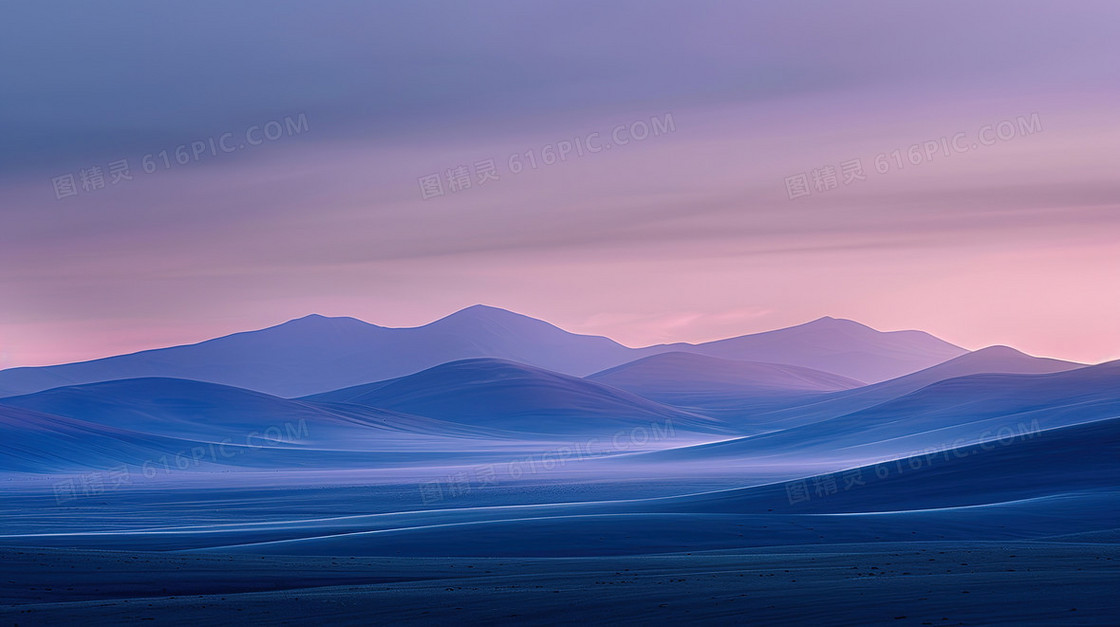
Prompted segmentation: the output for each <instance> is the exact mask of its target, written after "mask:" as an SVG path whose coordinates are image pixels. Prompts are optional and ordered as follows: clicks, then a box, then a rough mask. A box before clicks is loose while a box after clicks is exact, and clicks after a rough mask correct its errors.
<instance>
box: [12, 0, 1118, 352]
mask: <svg viewBox="0 0 1120 627" xmlns="http://www.w3.org/2000/svg"><path fill="white" fill-rule="evenodd" d="M1118 23H1120V4H1117V3H1115V2H1092V1H1086V2H1078V3H1068V4H1063V3H1057V2H1021V1H1015V2H1010V1H1009V2H997V1H992V2H952V1H950V2H937V3H933V2H930V3H922V4H919V3H897V2H893V1H887V0H884V1H881V2H845V3H836V2H752V3H745V2H704V1H699V2H687V3H686V2H665V1H662V0H642V1H628V0H620V1H612V2H608V3H604V2H598V1H597V2H584V1H580V0H567V1H564V2H515V1H512V0H511V1H509V2H487V1H480V2H471V3H458V2H449V1H445V2H424V1H417V2H387V1H386V2H335V1H328V2H319V3H296V2H282V1H281V2H276V1H270V2H238V3H223V2H191V3H185V2H184V3H156V4H152V3H141V2H105V3H96V4H94V3H87V2H13V3H9V4H7V5H5V15H4V19H3V20H0V58H2V59H4V62H3V63H2V64H0V137H3V142H2V143H0V368H3V367H12V366H28V365H45V364H52V363H63V362H69V361H75V360H81V359H90V358H96V357H101V356H107V355H112V354H119V353H124V352H132V351H136V350H141V349H145V348H153V347H159V346H169V345H175V344H181V343H187V342H194V341H199V340H203V339H207V338H210V337H215V336H219V335H224V334H228V333H232V332H236V331H242V330H248V329H254V328H261V327H265V326H269V325H272V324H276V323H279V322H282V321H284V320H287V319H291V318H295V317H299V316H303V315H306V314H308V313H313V312H314V313H320V314H323V315H342V316H354V317H357V318H361V319H363V320H366V321H369V322H372V323H376V324H382V325H387V326H415V325H419V324H423V323H426V322H429V321H431V320H434V319H437V318H440V317H442V316H444V315H447V314H449V313H451V312H453V311H455V310H458V309H461V308H463V307H466V306H469V305H472V304H475V303H485V304H489V305H493V306H498V307H503V308H506V309H510V310H514V311H518V312H520V313H524V314H527V315H532V316H534V317H538V318H542V319H545V320H548V321H549V322H552V323H554V324H557V325H558V326H561V327H563V328H565V329H568V330H570V331H574V332H581V333H593V334H601V335H607V336H609V337H612V338H614V339H616V340H618V341H620V342H622V343H624V344H627V345H631V346H640V345H647V344H653V343H661V342H667V341H678V340H679V341H694V342H695V341H706V340H711V339H717V338H721V337H728V336H733V335H741V334H745V333H751V332H757V331H763V330H768V329H773V328H779V327H783V326H789V325H793V324H798V323H802V322H806V321H808V320H812V319H815V318H819V317H821V316H826V315H827V316H833V317H842V318H850V319H854V320H858V321H860V322H862V323H864V324H868V325H870V326H873V327H875V328H878V329H882V330H896V329H922V330H925V331H928V332H930V333H933V334H935V335H937V336H939V337H941V338H943V339H945V340H947V341H950V342H953V343H956V344H958V345H961V346H964V347H966V348H971V349H975V348H981V347H984V346H988V345H992V344H1007V345H1011V346H1015V347H1017V348H1019V349H1021V350H1024V351H1026V352H1029V353H1031V354H1036V355H1044V356H1052V357H1061V358H1066V359H1074V360H1078V361H1084V362H1099V361H1105V360H1110V359H1118V358H1120V325H1117V324H1116V320H1118V319H1120V298H1117V292H1118V288H1120V237H1118V236H1120V194H1118V192H1120V176H1118V175H1117V171H1118V170H1117V168H1118V166H1120V156H1118V155H1120V153H1118V152H1117V149H1116V147H1117V146H1120V123H1118V120H1117V114H1116V112H1117V111H1120V63H1117V58H1118V57H1120V40H1118V38H1117V37H1116V36H1115V26H1116V24H1118ZM68 177H72V179H70V178H68ZM70 180H72V183H71V182H68V181H70Z"/></svg>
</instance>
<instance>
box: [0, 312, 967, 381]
mask: <svg viewBox="0 0 1120 627" xmlns="http://www.w3.org/2000/svg"><path fill="white" fill-rule="evenodd" d="M967 352H968V351H966V350H965V349H963V348H961V347H959V346H955V345H953V344H950V343H948V342H945V341H943V340H940V339H938V338H936V337H934V336H932V335H929V334H928V333H924V332H921V331H892V332H882V331H877V330H875V329H872V328H870V327H867V326H864V325H862V324H859V323H857V322H853V321H850V320H842V319H835V318H829V317H825V318H821V319H818V320H814V321H812V322H808V323H805V324H801V325H797V326H793V327H788V328H785V329H778V330H775V331H768V332H764V333H755V334H751V335H744V336H740V337H735V338H730V339H725V340H718V341H714V342H705V343H700V344H686V343H676V344H664V345H657V346H648V347H644V348H630V347H627V346H623V345H622V344H619V343H618V342H615V341H614V340H611V339H609V338H605V337H600V336H592V335H580V334H575V333H569V332H567V331H565V330H563V329H560V328H558V327H556V326H554V325H552V324H549V323H547V322H544V321H542V320H537V319H534V318H530V317H528V316H524V315H521V314H517V313H513V312H510V311H506V310H504V309H499V308H495V307H488V306H484V305H475V306H473V307H468V308H466V309H463V310H461V311H458V312H456V313H454V314H451V315H449V316H447V317H445V318H442V319H440V320H437V321H435V322H432V323H430V324H426V325H423V326H419V327H408V328H390V327H382V326H377V325H374V324H369V323H366V322H363V321H361V320H357V319H355V318H345V317H339V318H328V317H324V316H319V315H310V316H306V317H303V318H298V319H295V320H291V321H288V322H285V323H283V324H280V325H277V326H273V327H268V328H265V329H260V330H256V331H248V332H243V333H235V334H233V335H228V336H224V337H219V338H215V339H212V340H207V341H204V342H199V343H197V344H189V345H183V346H174V347H169V348H160V349H154V350H147V351H142V352H138V353H132V354H128V355H119V356H114V357H107V358H103V359H96V360H92V361H84V362H77V363H70V364H61V365H54V366H43V367H24V368H10V369H7V370H3V371H0V397H2V396H13V395H18V394H29V393H33V392H38V391H42V390H47V389H51V388H55V387H62V386H70V385H79V384H85V383H95V382H99V381H110V380H117V379H134V378H143V377H164V378H176V379H189V380H195V381H205V382H209V383H218V384H223V385H230V386H234V387H239V388H244V389H247V390H254V391H258V392H264V393H267V394H271V395H275V396H281V397H287V398H292V397H300V396H307V395H311V394H316V393H321V392H327V391H331V390H336V389H340V388H343V387H349V386H354V385H361V384H366V383H372V382H376V381H382V380H386V379H392V378H396V377H401V376H406V375H409V374H414V373H417V372H420V371H422V370H425V369H428V368H432V367H434V366H438V365H440V364H444V363H448V362H451V361H457V360H463V359H472V358H494V359H503V360H507V361H512V362H517V363H521V364H525V365H529V366H534V367H538V368H543V369H546V370H550V371H553V372H558V373H561V374H567V375H570V376H575V377H583V376H586V375H591V374H593V373H599V372H601V371H603V370H607V369H610V368H613V367H615V366H620V365H622V364H625V363H628V362H632V361H635V360H638V359H642V358H644V357H651V356H654V355H660V354H664V353H689V354H695V355H702V356H706V357H711V358H715V359H722V360H732V361H749V362H760V363H769V364H777V365H783V366H796V367H800V368H808V369H811V370H816V371H820V372H821V373H824V374H813V375H811V376H809V379H815V380H818V382H820V381H824V380H826V379H827V375H834V376H836V377H839V379H836V380H834V381H833V383H831V384H828V385H841V386H844V385H851V383H839V382H840V381H841V380H847V379H850V380H852V381H853V382H854V383H875V382H879V381H884V380H887V379H892V378H896V377H899V376H902V375H906V374H909V373H911V372H915V371H918V370H921V369H924V368H928V367H930V366H933V365H936V364H939V363H942V362H944V361H946V360H949V359H952V358H954V357H958V356H961V355H963V354H965V353H967ZM669 359H673V358H669ZM676 359H679V357H677V358H676ZM645 367H647V368H648V367H649V365H648V364H647V366H645ZM791 373H792V371H789V372H787V373H786V374H785V375H784V376H786V377H791V376H792V377H794V378H796V377H797V376H799V375H792V374H791ZM803 374H804V373H803ZM602 376H608V375H607V374H606V373H603V374H602ZM609 376H612V377H615V378H617V377H618V376H619V375H618V374H617V373H615V374H613V375H609ZM799 385H800V384H799ZM828 385H826V386H825V387H828Z"/></svg>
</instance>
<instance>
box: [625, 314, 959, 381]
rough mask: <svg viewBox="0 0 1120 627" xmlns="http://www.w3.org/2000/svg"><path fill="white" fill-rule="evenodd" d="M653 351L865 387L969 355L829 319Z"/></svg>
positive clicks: (922, 336) (919, 336)
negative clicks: (760, 365)
mask: <svg viewBox="0 0 1120 627" xmlns="http://www.w3.org/2000/svg"><path fill="white" fill-rule="evenodd" d="M654 349H658V350H656V351H654V352H666V351H685V352H689V353H697V354H700V355H707V356H709V357H719V358H722V359H737V360H740V361H758V362H765V363H775V364H788V365H793V366H803V367H806V368H812V369H814V370H821V371H824V372H831V373H833V374H838V375H841V376H844V377H848V378H851V379H856V380H858V381H863V382H866V383H876V382H879V381H885V380H887V379H893V378H896V377H900V376H902V375H905V374H909V373H911V372H915V371H917V370H921V369H923V368H928V367H930V366H933V365H935V364H939V363H941V362H944V361H946V360H949V359H952V358H954V357H958V356H960V355H963V354H965V353H967V352H968V351H967V350H965V349H963V348H961V347H959V346H954V345H953V344H950V343H948V342H946V341H944V340H940V339H938V338H936V337H934V336H932V335H930V334H928V333H925V332H923V331H887V332H884V331H876V330H875V329H872V328H871V327H868V326H864V325H862V324H860V323H858V322H853V321H851V320H843V319H837V318H830V317H824V318H820V319H818V320H814V321H812V322H807V323H805V324H801V325H797V326H794V327H788V328H785V329H778V330H776V331H767V332H765V333H755V334H753V335H744V336H741V337H734V338H730V339H726V340H717V341H715V342H706V343H704V344H695V345H693V344H670V345H667V346H662V347H651V348H647V349H643V350H645V351H652V350H654Z"/></svg>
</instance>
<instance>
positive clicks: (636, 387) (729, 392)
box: [587, 351, 863, 406]
mask: <svg viewBox="0 0 1120 627" xmlns="http://www.w3.org/2000/svg"><path fill="white" fill-rule="evenodd" d="M587 379H589V380H591V381H596V382H598V383H605V384H607V385H610V386H613V387H616V388H619V389H622V390H626V391H628V392H633V393H635V394H637V395H639V396H643V397H645V398H648V399H651V400H655V401H658V402H662V403H670V404H675V405H693V406H704V405H706V404H710V403H712V402H723V401H725V400H728V399H739V398H742V397H754V396H774V395H787V394H791V393H793V394H804V393H813V392H818V393H819V392H835V391H838V390H847V389H851V388H856V387H860V386H862V385H863V384H862V383H860V382H859V381H856V380H855V379H849V378H847V377H842V376H840V375H835V374H831V373H828V372H821V371H819V370H813V369H810V368H804V367H801V366H790V365H784V364H767V363H759V362H750V361H737V360H732V359H719V358H717V357H708V356H705V355H698V354H695V353H685V352H677V351H674V352H669V353H661V354H659V355H654V356H652V357H644V358H642V359H639V360H636V361H632V362H629V363H626V364H623V365H621V366H615V367H614V368H610V369H607V370H604V371H602V372H597V373H595V374H593V375H590V376H588V377H587Z"/></svg>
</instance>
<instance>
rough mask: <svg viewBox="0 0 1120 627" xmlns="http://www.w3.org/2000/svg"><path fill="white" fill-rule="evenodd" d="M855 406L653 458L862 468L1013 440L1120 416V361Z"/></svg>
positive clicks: (999, 377)
mask: <svg viewBox="0 0 1120 627" xmlns="http://www.w3.org/2000/svg"><path fill="white" fill-rule="evenodd" d="M984 358H985V357H984V356H981V357H980V358H979V359H980V360H982V359H984ZM1016 359H1017V358H1016ZM958 365H959V364H958ZM1052 366H1053V365H1052ZM1054 367H1057V366H1054ZM883 385H884V386H886V385H889V384H883ZM863 389H866V388H861V390H856V392H859V391H862V390H863ZM900 389H902V388H900ZM842 394H845V393H840V394H838V396H839V395H842ZM856 399H857V401H859V402H857V403H850V404H847V405H845V402H844V401H845V399H841V402H837V401H825V402H822V403H820V404H819V405H820V406H822V407H824V408H825V411H826V412H827V413H826V414H825V415H823V416H818V417H817V418H816V419H814V420H813V421H812V422H809V423H807V424H799V425H798V424H795V425H793V426H789V425H787V426H785V427H784V428H780V429H778V430H775V431H773V432H771V433H766V434H762V435H755V436H752V437H747V438H739V439H736V440H726V441H723V442H718V443H715V444H706V445H700V446H694V447H687V448H681V449H676V450H672V451H664V452H661V453H653V454H650V455H654V456H661V457H663V458H665V459H674V460H686V459H687V460H697V461H703V462H704V463H710V462H711V461H712V460H714V459H717V458H729V457H730V458H738V459H744V460H747V459H749V460H756V461H757V460H761V459H766V458H774V457H799V456H808V457H813V458H815V459H817V460H823V459H832V460H849V461H853V462H865V461H866V460H868V459H875V458H882V457H884V456H897V455H899V454H902V453H910V454H918V453H919V452H923V451H944V450H947V449H949V448H951V447H958V446H962V445H964V444H973V443H978V442H982V441H985V440H997V439H999V438H1003V437H1005V436H1006V437H1008V438H1011V439H1012V441H1014V440H1015V438H1016V437H1017V436H1020V435H1022V434H1023V433H1025V432H1029V431H1033V430H1037V429H1053V428H1058V427H1066V426H1070V425H1075V424H1080V423H1085V422H1091V421H1094V420H1103V419H1108V418H1115V417H1117V416H1120V361H1115V362H1108V363H1104V364H1098V365H1096V366H1086V367H1084V368H1077V369H1074V370H1066V371H1064V372H1054V373H1050V374H973V375H968V376H963V377H955V378H950V379H944V380H941V381H938V382H936V383H932V384H930V385H927V386H924V387H921V388H920V389H917V390H915V391H912V392H908V393H902V394H899V395H898V396H896V397H894V398H891V399H889V400H880V399H871V401H872V402H866V401H867V399H862V398H859V397H858V396H856ZM847 400H850V399H847ZM808 409H809V410H812V409H813V406H812V405H810V406H808ZM806 411H807V409H806V408H795V409H792V410H790V412H791V413H793V414H804V413H806Z"/></svg>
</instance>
